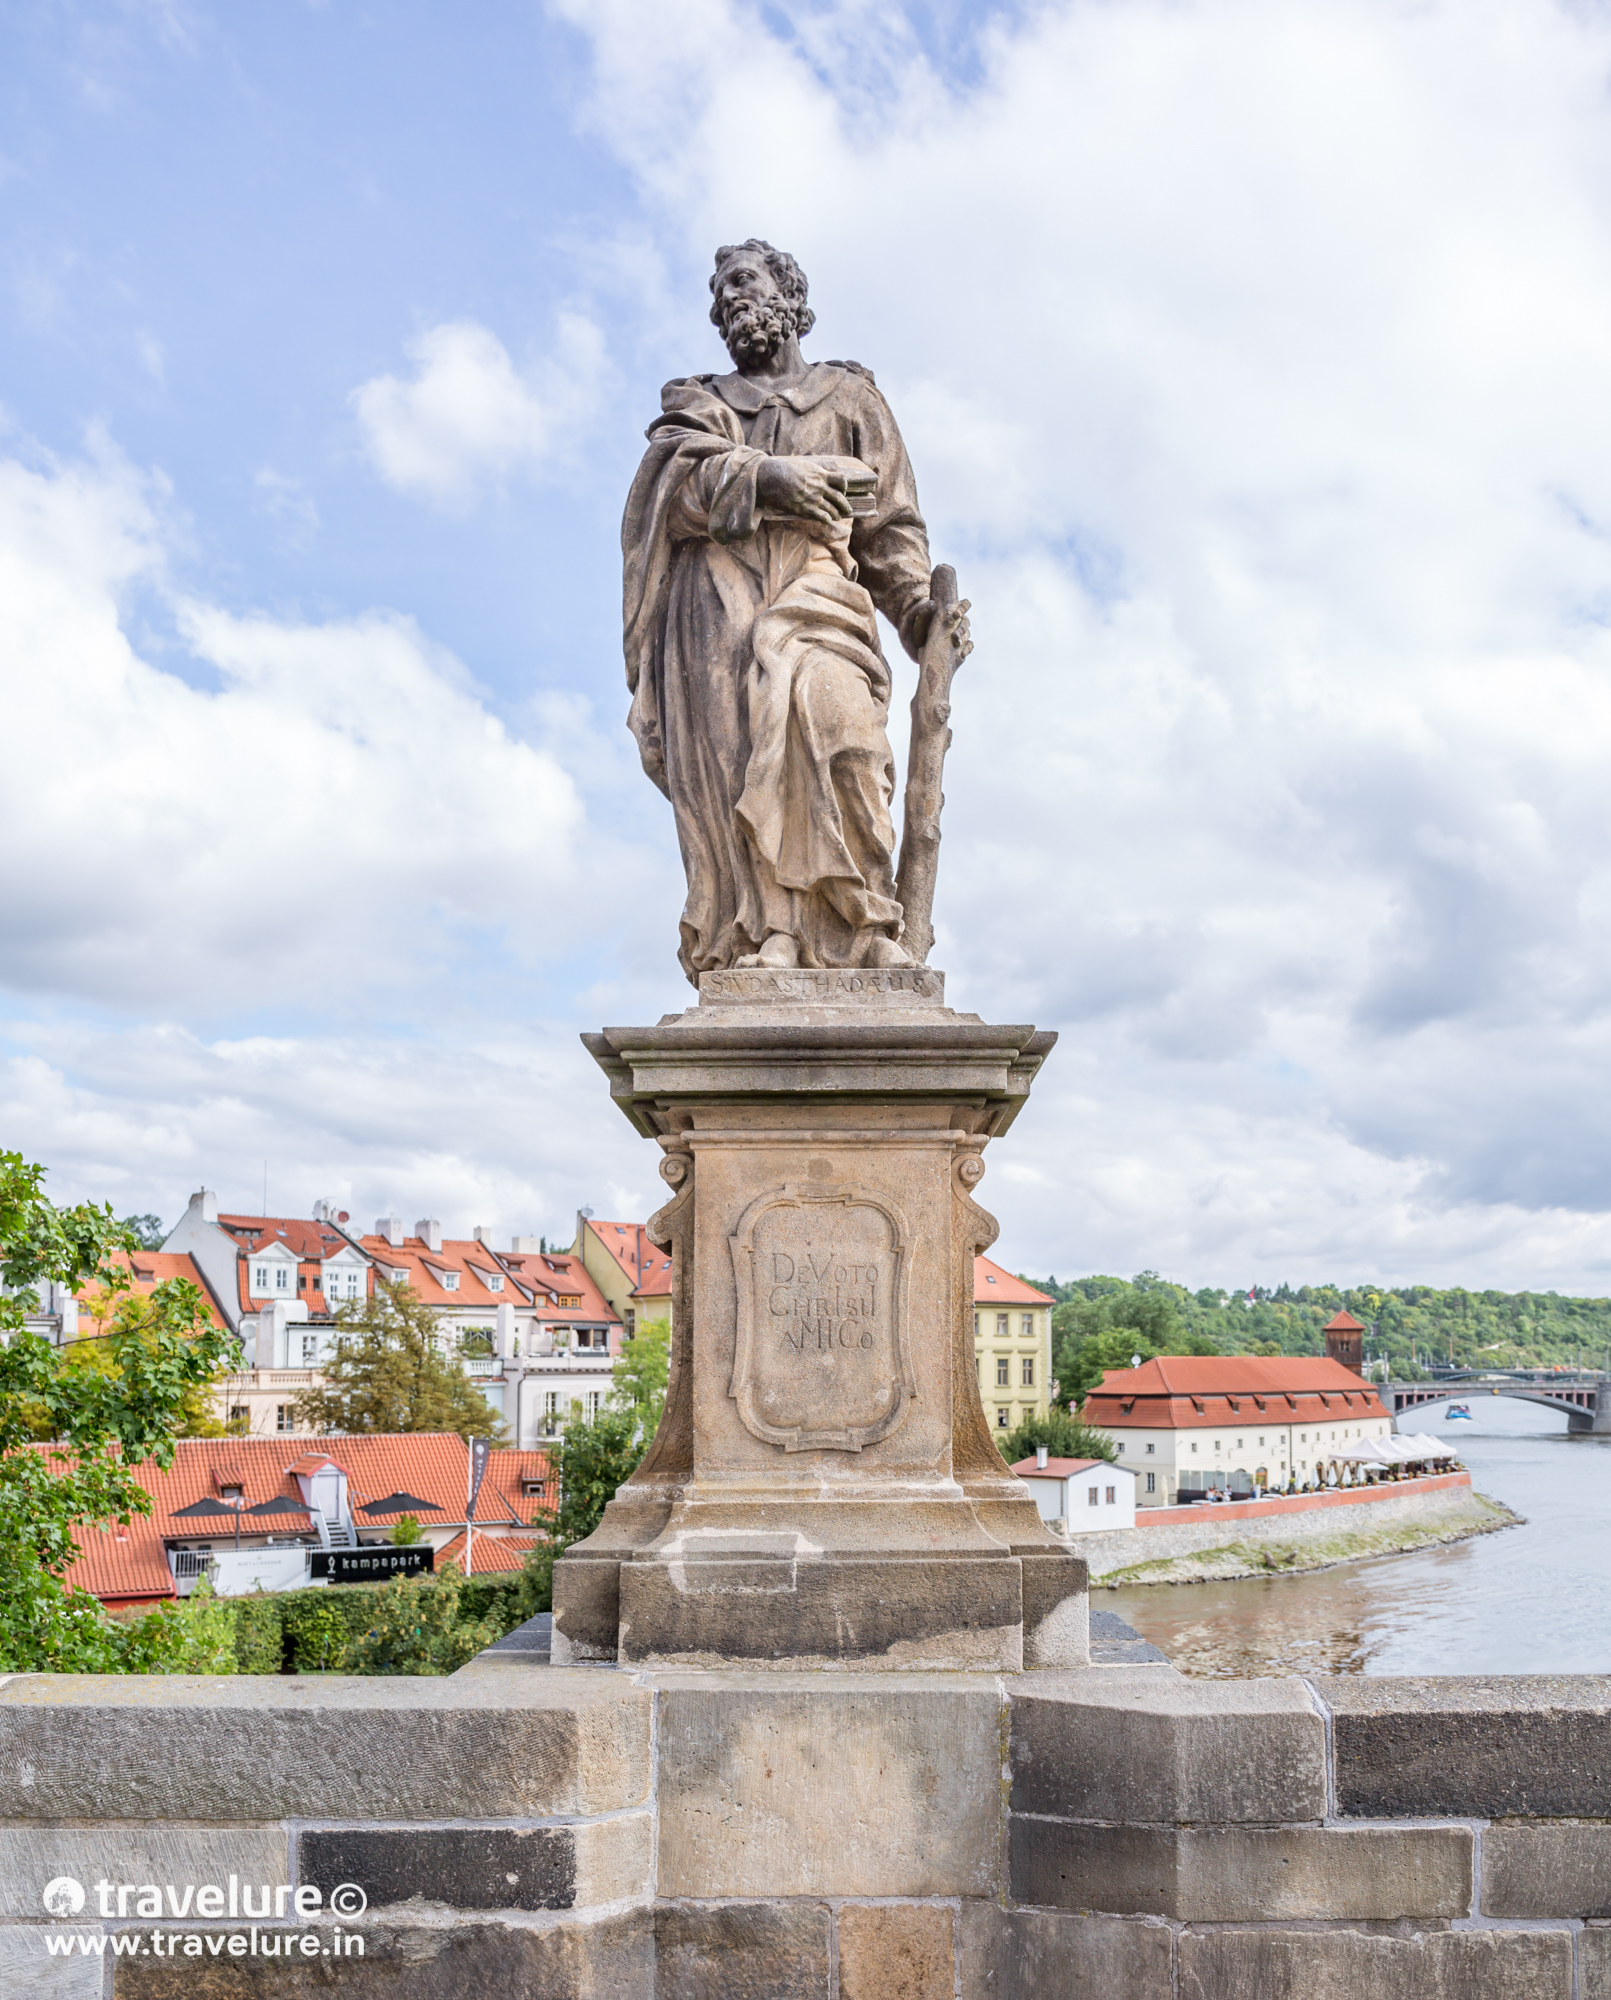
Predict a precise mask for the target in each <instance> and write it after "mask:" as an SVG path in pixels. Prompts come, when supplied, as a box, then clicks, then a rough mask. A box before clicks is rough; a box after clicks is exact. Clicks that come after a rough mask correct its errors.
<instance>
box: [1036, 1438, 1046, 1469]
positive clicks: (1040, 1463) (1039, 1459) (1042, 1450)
mask: <svg viewBox="0 0 1611 2000" xmlns="http://www.w3.org/2000/svg"><path fill="white" fill-rule="evenodd" d="M1046 1456H1047V1448H1046V1446H1045V1445H1043V1444H1038V1445H1036V1447H1035V1470H1036V1471H1037V1472H1044V1471H1045V1470H1046Z"/></svg>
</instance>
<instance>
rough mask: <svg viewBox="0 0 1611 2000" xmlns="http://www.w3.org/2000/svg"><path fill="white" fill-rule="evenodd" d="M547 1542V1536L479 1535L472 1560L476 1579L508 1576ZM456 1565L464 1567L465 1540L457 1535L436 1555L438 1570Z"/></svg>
mask: <svg viewBox="0 0 1611 2000" xmlns="http://www.w3.org/2000/svg"><path fill="white" fill-rule="evenodd" d="M546 1539H547V1537H546V1536H544V1535H477V1536H476V1538H475V1551H474V1554H473V1555H472V1556H471V1558H470V1560H471V1563H472V1564H473V1570H474V1574H475V1575H476V1576H496V1575H499V1574H503V1575H507V1574H508V1573H509V1572H510V1571H512V1570H522V1569H524V1568H525V1567H526V1558H527V1556H528V1555H530V1554H531V1552H532V1550H533V1549H535V1548H540V1547H541V1546H542V1544H543V1542H544V1541H545V1540H546ZM449 1562H456V1563H457V1564H458V1566H459V1568H460V1569H463V1567H464V1537H463V1535H455V1536H454V1537H453V1539H452V1541H451V1542H449V1543H448V1545H447V1547H446V1548H445V1549H438V1550H437V1552H436V1567H437V1568H438V1569H441V1568H442V1566H443V1565H444V1564H445V1563H449Z"/></svg>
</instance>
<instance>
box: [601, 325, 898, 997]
mask: <svg viewBox="0 0 1611 2000" xmlns="http://www.w3.org/2000/svg"><path fill="white" fill-rule="evenodd" d="M661 403H662V414H661V416H660V417H659V419H658V420H657V421H656V422H655V423H654V424H653V425H651V427H650V429H649V433H648V436H649V449H648V451H647V452H646V453H645V455H644V459H643V463H642V465H641V466H640V468H639V470H638V476H637V478H636V480H635V481H634V482H633V486H632V492H631V495H630V497H629V498H628V501H627V509H626V517H625V520H624V521H623V523H622V528H621V541H622V551H623V555H624V558H625V579H626V590H625V607H624V625H625V635H626V668H627V686H628V687H629V688H630V689H631V692H632V708H631V713H630V715H629V717H628V726H629V727H630V728H631V730H632V733H633V735H634V736H635V737H636V738H637V741H638V749H639V753H640V755H641V756H642V759H643V768H644V769H645V771H647V772H648V774H649V776H650V777H651V778H653V780H654V781H655V783H656V784H657V785H658V786H659V787H660V789H661V790H662V791H663V792H664V793H665V794H666V796H667V797H668V798H669V799H670V800H671V804H672V809H673V811H674V812H675V814H676V821H677V838H678V842H679V844H680V846H681V848H682V857H683V863H684V866H685V868H686V870H687V875H688V901H687V904H686V907H685V908H684V911H683V917H682V944H681V949H680V952H679V956H680V958H681V960H682V966H683V970H684V971H685V972H686V973H687V975H688V977H689V979H690V980H692V981H693V982H694V983H695V984H697V983H698V979H699V975H700V973H701V972H708V971H713V970H717V969H720V968H723V967H726V966H730V965H732V964H734V963H735V962H736V961H737V960H738V959H739V958H740V957H742V956H744V955H745V954H747V953H750V952H753V951H756V950H758V949H759V947H760V946H761V944H763V943H764V942H765V940H766V938H767V937H768V936H769V935H771V934H772V933H774V932H784V933H788V934H790V935H792V936H793V937H794V938H795V939H796V941H797V943H798V945H799V951H800V963H801V964H802V965H859V964H862V963H864V962H865V959H866V955H867V953H868V952H869V951H870V950H871V948H872V946H873V943H874V941H875V940H876V939H878V938H880V937H890V938H898V937H899V936H900V932H901V908H900V904H899V903H898V902H897V901H896V900H895V881H894V846H895V835H894V827H893V823H892V821H891V817H890V802H891V799H892V797H893V793H894V784H895V766H894V760H893V758H892V757H891V755H890V748H889V736H888V720H889V697H890V675H889V667H888V664H887V662H886V661H885V659H884V655H883V651H882V648H881V647H880V644H879V638H878V628H877V621H876V619H875V618H874V615H873V614H874V609H875V607H876V609H877V610H880V611H882V612H883V613H884V615H885V616H886V617H887V618H888V619H889V620H890V622H891V623H892V624H893V625H895V626H896V628H897V629H901V628H902V626H903V622H904V621H905V620H907V619H908V617H909V615H910V614H911V613H912V611H913V610H914V609H915V607H916V606H917V605H918V604H920V603H921V602H922V601H923V600H924V599H925V598H926V597H927V595H928V590H929V555H928V538H927V534H926V531H925V529H924V526H923V517H922V515H921V514H920V513H919V512H918V506H917V488H916V484H915V482H914V480H913V478H912V468H911V465H910V463H909V462H908V460H907V456H906V448H905V446H904V445H903V444H902V443H901V436H900V432H899V431H898V430H897V429H896V426H895V419H894V417H893V416H892V415H891V414H890V410H889V406H888V404H886V403H885V401H884V399H883V397H882V396H881V395H880V394H879V393H878V390H877V388H876V387H875V386H874V384H873V380H872V377H871V376H870V375H869V374H868V373H867V372H866V370H865V369H861V368H858V367H857V366H856V365H855V364H854V363H844V362H831V361H830V362H826V363H819V364H818V365H817V366H815V367H813V368H810V369H808V370H807V372H806V374H805V375H804V376H803V377H802V378H801V380H799V381H798V382H796V383H794V384H793V385H791V387H789V388H788V389H786V390H783V391H770V390H768V389H765V388H763V387H758V386H757V385H756V384H754V383H752V382H751V381H749V380H748V378H746V377H745V376H742V375H738V374H733V375H724V376H710V375H701V376H695V377H693V378H692V379H690V380H687V381H678V382H669V383H667V385H666V387H665V389H664V390H663V391H662V395H661ZM804 454H831V455H833V456H836V457H841V458H856V459H860V460H861V461H862V462H863V464H865V465H869V466H871V467H872V468H873V469H874V470H875V471H876V472H877V474H878V491H877V511H876V512H875V513H873V514H871V515H866V516H858V517H856V518H855V519H854V520H851V521H846V522H841V523H839V524H838V525H837V526H835V527H833V528H829V527H825V526H820V525H819V524H817V523H816V522H811V521H799V520H792V519H785V518H782V517H779V516H775V515H769V514H766V513H764V512H763V511H762V510H761V508H760V507H759V505H758V502H757V498H756V483H757V474H758V469H759V466H760V464H761V461H762V460H763V459H764V458H766V457H768V456H776V457H795V456H800V455H804Z"/></svg>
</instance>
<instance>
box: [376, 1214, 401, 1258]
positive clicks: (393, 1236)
mask: <svg viewBox="0 0 1611 2000" xmlns="http://www.w3.org/2000/svg"><path fill="white" fill-rule="evenodd" d="M375 1234H376V1235H377V1236H384V1237H385V1239H386V1241H387V1242H388V1243H389V1244H390V1245H391V1246H392V1248H393V1249H394V1250H400V1249H401V1248H402V1247H403V1218H402V1217H401V1216H400V1215H383V1216H382V1217H381V1218H380V1220H379V1221H378V1222H377V1223H376V1224H375Z"/></svg>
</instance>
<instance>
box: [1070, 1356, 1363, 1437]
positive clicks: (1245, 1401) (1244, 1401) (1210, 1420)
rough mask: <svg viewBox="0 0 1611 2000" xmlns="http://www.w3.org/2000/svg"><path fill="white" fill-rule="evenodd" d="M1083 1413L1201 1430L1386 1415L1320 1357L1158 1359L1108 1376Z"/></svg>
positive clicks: (1120, 1422)
mask: <svg viewBox="0 0 1611 2000" xmlns="http://www.w3.org/2000/svg"><path fill="white" fill-rule="evenodd" d="M1082 1414H1083V1416H1084V1418H1085V1421H1086V1422H1087V1423H1091V1424H1101V1425H1104V1426H1108V1427H1112V1426H1115V1425H1117V1426H1119V1427H1121V1428H1127V1429H1133V1430H1202V1429H1204V1428H1205V1427H1209V1426H1214V1425H1225V1424H1227V1423H1231V1422H1234V1421H1238V1420H1239V1421H1241V1422H1244V1423H1253V1422H1256V1421H1258V1420H1259V1419H1261V1418H1262V1419H1263V1420H1264V1421H1265V1422H1267V1423H1279V1424H1286V1423H1299V1422H1303V1421H1305V1420H1308V1421H1310V1422H1322V1423H1323V1422H1325V1421H1326V1420H1327V1419H1328V1418H1332V1417H1339V1418H1340V1417H1344V1416H1354V1417H1385V1416H1386V1415H1387V1412H1386V1410H1385V1409H1384V1408H1383V1407H1382V1405H1381V1403H1380V1401H1379V1400H1378V1398H1377V1397H1376V1395H1375V1393H1374V1392H1373V1391H1372V1390H1371V1389H1370V1388H1369V1387H1368V1386H1367V1385H1366V1384H1365V1383H1364V1382H1362V1381H1361V1380H1360V1378H1359V1377H1358V1376H1357V1375H1356V1374H1354V1373H1353V1371H1352V1370H1351V1369H1348V1368H1345V1367H1344V1366H1343V1365H1342V1363H1341V1362H1340V1361H1332V1360H1330V1359H1327V1358H1323V1357H1321V1356H1317V1355H1280V1356H1271V1357H1265V1356H1262V1355H1251V1354H1215V1355H1202V1354H1164V1355H1159V1356H1157V1357H1156V1358H1155V1359H1153V1360H1151V1361H1144V1362H1143V1363H1142V1364H1141V1366H1140V1367H1139V1368H1110V1369H1108V1370H1107V1371H1106V1373H1105V1374H1104V1375H1103V1377H1102V1380H1101V1382H1100V1383H1099V1384H1098V1385H1097V1387H1096V1388H1094V1389H1093V1390H1092V1391H1091V1393H1090V1395H1088V1396H1087V1397H1086V1399H1085V1404H1084V1408H1083V1411H1082Z"/></svg>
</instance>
